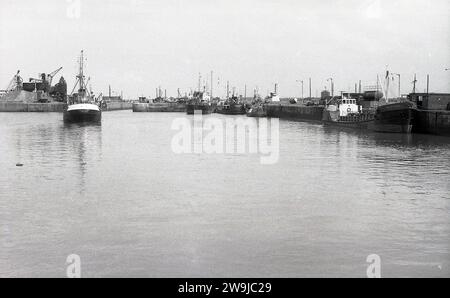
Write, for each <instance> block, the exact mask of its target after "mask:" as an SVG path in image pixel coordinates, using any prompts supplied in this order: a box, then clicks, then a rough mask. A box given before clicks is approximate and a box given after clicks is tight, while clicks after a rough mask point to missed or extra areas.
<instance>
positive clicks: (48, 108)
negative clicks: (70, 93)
mask: <svg viewBox="0 0 450 298" xmlns="http://www.w3.org/2000/svg"><path fill="white" fill-rule="evenodd" d="M66 106H67V105H66V104H65V103H62V102H50V103H34V102H20V101H0V112H41V113H49V112H58V113H62V112H63V111H64V109H65V108H66Z"/></svg>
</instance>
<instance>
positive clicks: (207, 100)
mask: <svg viewBox="0 0 450 298" xmlns="http://www.w3.org/2000/svg"><path fill="white" fill-rule="evenodd" d="M214 110H215V105H214V104H213V102H212V101H211V96H209V94H208V93H207V92H206V91H195V92H194V94H193V95H192V97H191V98H189V100H188V103H187V105H186V112H187V114H188V115H193V114H194V113H195V111H199V112H200V111H201V113H202V114H203V115H206V114H211V113H212V112H213V111H214Z"/></svg>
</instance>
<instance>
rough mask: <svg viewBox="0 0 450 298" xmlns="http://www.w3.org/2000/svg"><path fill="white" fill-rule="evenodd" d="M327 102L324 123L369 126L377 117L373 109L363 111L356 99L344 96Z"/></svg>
mask: <svg viewBox="0 0 450 298" xmlns="http://www.w3.org/2000/svg"><path fill="white" fill-rule="evenodd" d="M334 101H335V102H334V103H333V104H327V105H326V107H325V109H324V110H323V114H322V121H323V123H324V124H328V125H335V126H341V127H349V128H368V127H369V123H371V122H373V121H374V119H375V117H374V113H373V112H371V111H363V110H362V107H361V106H360V105H358V104H357V102H356V99H353V98H347V97H342V99H335V100H334Z"/></svg>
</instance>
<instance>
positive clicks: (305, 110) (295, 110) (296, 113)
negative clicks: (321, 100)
mask: <svg viewBox="0 0 450 298" xmlns="http://www.w3.org/2000/svg"><path fill="white" fill-rule="evenodd" d="M265 108H266V111H267V116H269V117H277V118H282V119H283V118H285V119H294V120H314V121H321V120H322V113H323V109H324V108H323V107H318V106H309V107H308V106H304V105H300V104H285V103H269V104H266V105H265Z"/></svg>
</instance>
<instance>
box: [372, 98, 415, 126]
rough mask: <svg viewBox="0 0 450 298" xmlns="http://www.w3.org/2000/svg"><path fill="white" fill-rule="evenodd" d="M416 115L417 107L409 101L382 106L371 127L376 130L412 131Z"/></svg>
mask: <svg viewBox="0 0 450 298" xmlns="http://www.w3.org/2000/svg"><path fill="white" fill-rule="evenodd" d="M415 116H416V108H415V107H414V105H413V104H412V103H409V102H404V103H395V104H388V105H384V106H380V107H378V109H377V112H376V114H375V121H374V122H373V123H372V124H371V125H370V127H369V129H371V130H373V131H376V132H392V133H411V132H412V130H413V124H414V119H415Z"/></svg>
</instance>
